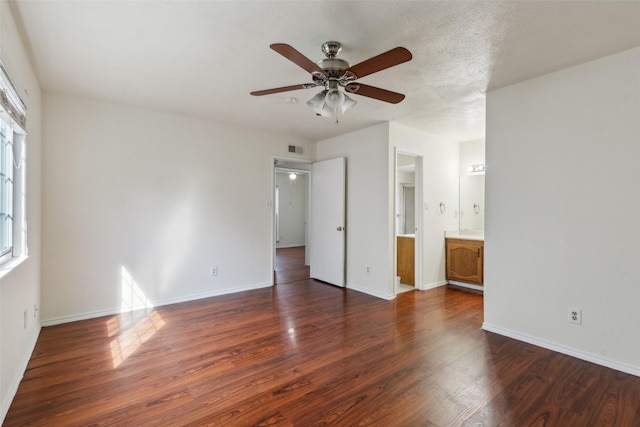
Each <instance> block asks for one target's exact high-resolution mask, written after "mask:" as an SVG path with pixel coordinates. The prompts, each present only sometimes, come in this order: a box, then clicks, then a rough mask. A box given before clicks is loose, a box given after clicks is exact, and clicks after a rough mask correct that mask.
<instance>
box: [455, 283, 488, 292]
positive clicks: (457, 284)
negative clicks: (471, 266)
mask: <svg viewBox="0 0 640 427" xmlns="http://www.w3.org/2000/svg"><path fill="white" fill-rule="evenodd" d="M449 284H450V285H455V286H460V287H461V288H469V289H475V290H476V291H482V292H484V286H481V285H474V284H472V283H465V282H458V281H457V280H449Z"/></svg>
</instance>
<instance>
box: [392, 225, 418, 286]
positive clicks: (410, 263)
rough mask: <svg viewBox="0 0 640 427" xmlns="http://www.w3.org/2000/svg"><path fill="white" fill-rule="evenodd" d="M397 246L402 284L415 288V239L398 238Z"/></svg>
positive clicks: (398, 267) (399, 274)
mask: <svg viewBox="0 0 640 427" xmlns="http://www.w3.org/2000/svg"><path fill="white" fill-rule="evenodd" d="M397 245H398V248H397V251H398V259H397V269H398V276H400V283H404V284H405V285H412V286H415V277H416V270H415V239H414V238H413V237H400V236H398V237H397Z"/></svg>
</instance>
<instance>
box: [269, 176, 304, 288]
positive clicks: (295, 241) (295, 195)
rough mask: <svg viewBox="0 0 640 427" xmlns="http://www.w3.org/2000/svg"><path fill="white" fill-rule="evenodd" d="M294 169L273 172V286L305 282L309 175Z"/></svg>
mask: <svg viewBox="0 0 640 427" xmlns="http://www.w3.org/2000/svg"><path fill="white" fill-rule="evenodd" d="M295 166H296V167H295V168H293V167H282V166H280V165H277V166H276V168H275V199H274V202H275V203H274V220H275V227H274V229H275V234H274V237H275V238H274V251H275V262H274V284H282V283H291V282H295V281H299V280H305V279H308V278H309V256H308V240H309V238H308V234H309V230H308V224H309V181H310V172H309V171H308V170H305V167H306V166H307V165H302V164H300V165H295ZM297 166H300V167H297Z"/></svg>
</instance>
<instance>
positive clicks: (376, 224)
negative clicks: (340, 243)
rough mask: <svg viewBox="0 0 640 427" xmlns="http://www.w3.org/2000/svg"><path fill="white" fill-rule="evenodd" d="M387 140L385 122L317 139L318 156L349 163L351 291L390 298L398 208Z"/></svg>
mask: <svg viewBox="0 0 640 427" xmlns="http://www.w3.org/2000/svg"><path fill="white" fill-rule="evenodd" d="M388 138H389V125H388V124H387V123H384V124H380V125H377V126H372V127H369V128H367V129H363V130H360V131H357V132H352V133H349V134H346V135H343V136H339V137H336V138H331V139H327V140H324V141H319V142H318V143H317V144H316V158H317V160H318V161H322V160H329V159H333V158H338V157H345V158H346V159H347V224H346V227H347V235H346V241H347V268H346V269H347V273H346V274H347V287H348V288H352V289H356V290H358V291H361V292H365V293H368V294H371V295H375V296H377V297H380V298H386V299H391V298H393V297H394V293H393V264H392V263H391V261H392V259H391V253H392V251H393V246H392V245H391V242H392V239H393V236H390V235H389V232H390V230H391V233H393V227H392V222H391V221H392V220H393V209H394V206H393V192H392V187H390V185H393V184H390V182H389V155H388V144H389V143H388ZM367 266H370V268H371V270H370V273H367V272H366V267H367Z"/></svg>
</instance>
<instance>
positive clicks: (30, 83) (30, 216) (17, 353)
mask: <svg viewBox="0 0 640 427" xmlns="http://www.w3.org/2000/svg"><path fill="white" fill-rule="evenodd" d="M0 51H1V52H2V56H3V57H5V58H7V59H8V61H9V62H10V63H9V65H10V66H11V68H12V71H13V73H14V74H15V78H16V79H17V80H18V83H19V85H21V86H22V87H23V88H24V89H26V90H27V92H28V94H29V97H28V99H25V102H26V104H27V131H28V133H29V134H28V136H27V140H26V144H27V177H26V185H27V188H26V197H27V199H26V206H27V208H26V209H27V225H28V234H27V246H28V250H29V257H28V258H27V259H26V261H24V262H23V263H22V264H20V265H19V266H17V267H16V268H15V269H13V270H11V271H9V272H5V274H4V276H2V279H0V399H1V404H2V407H1V408H0V411H1V412H0V420H2V419H3V418H4V416H5V415H6V413H7V410H8V409H9V405H10V404H11V400H12V399H13V396H14V395H15V392H16V390H17V388H18V384H19V382H20V379H21V378H22V374H23V372H24V369H25V367H26V365H27V362H28V361H29V357H30V356H31V352H32V350H33V347H34V345H35V342H36V339H37V337H38V333H39V331H40V313H39V312H38V311H35V310H34V306H37V307H40V246H41V245H40V243H41V242H40V220H41V205H40V196H41V165H40V163H41V105H40V104H41V101H40V86H39V83H38V81H37V79H36V76H35V73H34V71H33V69H32V67H31V64H30V62H29V58H28V55H27V52H26V50H25V48H24V46H23V43H22V41H21V39H20V36H19V33H18V31H17V29H16V25H15V21H14V19H13V16H12V14H11V10H10V8H9V6H8V4H7V2H5V1H2V2H0ZM25 310H27V318H28V324H27V327H26V328H24V324H23V313H24V311H25Z"/></svg>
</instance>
